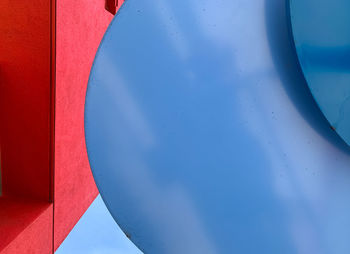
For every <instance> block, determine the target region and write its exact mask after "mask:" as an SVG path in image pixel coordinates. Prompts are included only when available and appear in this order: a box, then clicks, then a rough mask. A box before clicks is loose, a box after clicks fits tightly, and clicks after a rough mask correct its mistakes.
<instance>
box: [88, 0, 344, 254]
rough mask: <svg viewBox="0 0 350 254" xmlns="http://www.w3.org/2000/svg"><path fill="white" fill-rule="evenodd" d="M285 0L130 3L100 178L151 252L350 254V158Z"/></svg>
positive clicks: (103, 130) (120, 21)
mask: <svg viewBox="0 0 350 254" xmlns="http://www.w3.org/2000/svg"><path fill="white" fill-rule="evenodd" d="M288 6H289V5H288V2H284V1H281V0H252V1H247V0H221V1H211V0H187V1H173V0H148V1H142V0H128V1H126V2H125V4H124V5H123V7H122V8H121V10H120V11H119V13H118V14H117V16H116V17H115V19H114V20H113V22H112V23H111V25H110V27H109V29H108V31H107V33H106V35H105V37H104V39H103V41H102V43H101V46H100V49H99V51H98V53H97V55H96V59H95V63H94V65H93V68H92V71H91V76H90V81H89V85H88V91H87V96H86V108H85V132H86V143H87V149H88V155H89V160H90V164H91V168H92V171H93V174H94V177H95V180H96V183H97V185H98V188H99V190H100V192H101V195H102V197H103V199H104V201H105V203H106V205H107V207H108V208H109V210H110V212H111V214H112V216H113V217H114V219H115V220H116V221H117V223H118V224H119V225H120V227H121V228H122V230H123V231H124V232H125V233H126V234H127V235H128V236H129V237H130V239H131V240H132V241H133V242H134V243H135V244H136V245H137V246H138V247H139V248H140V249H141V250H142V251H144V252H145V253H155V254H167V253H174V254H178V253H181V254H187V253H189V254H193V253H201V254H206V253H208V254H209V253H210V254H215V253H219V254H225V253H227V254H232V253H254V254H255V253H269V254H280V253H284V254H297V253H298V254H300V253H306V254H309V253H318V254H347V253H350V241H349V237H348V236H349V235H350V202H349V196H350V151H349V148H348V147H347V145H346V144H345V143H344V142H343V141H342V140H341V139H340V138H339V136H338V135H337V134H336V133H335V132H334V131H332V130H331V128H329V124H328V122H327V120H326V119H325V118H324V116H323V115H322V113H321V112H320V110H319V109H318V107H317V104H316V103H315V102H314V100H313V97H312V95H311V93H310V91H309V89H308V87H307V85H306V83H305V80H304V77H303V75H302V73H301V70H300V69H299V64H298V59H297V56H296V54H295V49H294V44H293V40H292V37H291V35H290V32H289V24H290V20H289V17H288V16H287V13H288V12H287V7H288Z"/></svg>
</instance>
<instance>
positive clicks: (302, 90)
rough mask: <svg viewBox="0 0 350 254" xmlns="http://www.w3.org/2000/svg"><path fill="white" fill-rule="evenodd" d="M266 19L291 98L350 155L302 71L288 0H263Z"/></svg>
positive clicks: (274, 56)
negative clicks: (323, 111)
mask: <svg viewBox="0 0 350 254" xmlns="http://www.w3.org/2000/svg"><path fill="white" fill-rule="evenodd" d="M282 5H283V6H282ZM280 10H285V11H284V12H281V11H280ZM265 22H266V27H267V30H266V33H267V39H268V43H269V47H270V51H271V55H272V60H273V63H274V65H275V67H276V70H277V71H278V73H279V76H280V77H281V81H282V82H281V83H282V85H283V88H284V89H285V91H286V93H287V95H288V97H289V98H290V100H291V102H292V103H293V104H294V105H295V107H296V109H297V110H298V111H299V113H300V114H301V115H302V117H303V118H304V119H305V120H306V121H307V122H308V123H309V124H310V126H311V127H312V128H313V129H314V130H315V131H316V132H318V133H319V134H320V135H321V136H322V137H323V138H325V139H326V140H327V141H328V142H330V143H331V144H333V145H334V146H335V147H337V148H338V149H339V150H341V151H342V152H344V153H346V154H349V155H350V148H349V147H348V145H347V144H346V143H345V142H344V141H343V140H342V139H341V137H340V136H338V134H337V133H336V132H335V131H334V130H332V128H331V126H330V124H329V122H328V121H327V119H326V118H325V117H324V115H323V114H322V112H321V110H320V109H319V108H318V106H317V104H316V101H315V100H314V98H313V96H312V94H311V92H310V90H309V88H308V85H307V83H306V81H305V78H304V75H303V73H302V71H301V68H300V65H299V61H298V58H297V55H296V51H295V45H294V41H293V35H292V31H291V24H290V17H289V0H285V1H281V0H265Z"/></svg>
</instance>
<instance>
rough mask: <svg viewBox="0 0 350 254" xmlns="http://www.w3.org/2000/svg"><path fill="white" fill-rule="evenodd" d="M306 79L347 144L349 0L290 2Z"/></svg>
mask: <svg viewBox="0 0 350 254" xmlns="http://www.w3.org/2000/svg"><path fill="white" fill-rule="evenodd" d="M290 11H291V20H292V28H293V35H294V39H295V45H296V49H297V53H298V57H299V61H300V64H301V67H302V69H303V72H304V75H305V78H306V80H307V82H308V85H309V87H310V89H311V92H312V94H313V96H314V97H315V99H316V101H317V103H318V105H319V107H320V108H321V110H322V112H323V113H324V115H325V116H326V118H327V119H328V121H329V122H330V124H331V126H332V128H333V129H334V130H335V131H336V132H337V133H338V134H339V135H340V136H341V137H342V138H343V139H344V140H345V142H346V143H347V144H349V145H350V117H349V114H350V85H349V84H350V68H349V67H350V64H349V63H350V60H349V59H350V33H349V30H350V15H349V13H350V1H348V0H332V1H327V0H293V1H290Z"/></svg>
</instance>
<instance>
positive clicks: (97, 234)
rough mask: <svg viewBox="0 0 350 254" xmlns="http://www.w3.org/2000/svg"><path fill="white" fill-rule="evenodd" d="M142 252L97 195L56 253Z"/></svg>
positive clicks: (109, 253)
mask: <svg viewBox="0 0 350 254" xmlns="http://www.w3.org/2000/svg"><path fill="white" fill-rule="evenodd" d="M71 253H72V254H73V253H74V254H142V252H141V251H139V250H138V249H137V248H136V247H135V246H134V245H133V243H132V242H130V241H129V239H128V238H126V236H125V235H124V233H123V232H122V231H121V230H120V228H119V227H118V225H117V224H116V223H115V221H114V220H113V218H112V216H111V215H110V214H109V212H108V210H107V208H106V206H105V204H104V203H103V201H102V198H101V197H100V196H98V197H97V198H96V200H95V201H94V202H93V203H92V205H91V206H90V208H89V209H88V210H87V211H86V213H85V214H84V215H83V217H82V218H81V219H80V221H79V222H78V223H77V225H76V226H75V227H74V229H73V230H72V232H71V233H70V234H69V235H68V237H67V239H66V240H65V241H64V242H63V243H62V245H61V246H60V248H59V249H58V250H57V251H56V254H71Z"/></svg>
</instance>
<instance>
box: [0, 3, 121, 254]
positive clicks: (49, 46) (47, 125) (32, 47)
mask: <svg viewBox="0 0 350 254" xmlns="http://www.w3.org/2000/svg"><path fill="white" fill-rule="evenodd" d="M107 1H110V0H107ZM112 1H114V0H112ZM121 2H123V1H120V0H119V4H121ZM0 13H1V18H0V142H1V143H0V145H1V164H2V165H1V170H2V187H3V188H2V192H3V195H2V196H1V197H0V253H1V254H4V253H6V254H7V253H9V254H10V253H11V254H12V253H40V254H41V253H51V252H53V250H54V249H56V248H57V247H58V246H59V244H60V243H61V242H62V241H63V240H64V238H65V237H66V236H67V234H68V233H69V232H70V230H71V229H72V228H73V226H74V225H75V223H76V222H77V221H78V219H79V218H80V217H81V216H82V214H83V213H84V211H85V210H86V209H87V207H88V206H89V205H90V203H91V202H92V200H93V199H94V198H95V197H96V195H97V189H96V187H95V184H94V181H93V178H92V175H91V172H90V168H89V163H88V159H87V154H86V150H85V142H84V121H83V120H84V119H83V118H84V100H85V91H86V86H87V82H88V77H89V72H90V68H91V65H92V61H93V58H94V55H95V53H96V50H97V47H98V45H99V43H100V40H101V38H102V36H103V34H104V32H105V30H106V28H107V26H108V24H109V22H110V21H111V19H112V17H113V16H112V14H110V13H109V12H107V11H106V10H105V0H84V1H76V0H56V1H55V0H35V1H34V0H32V1H31V0H28V1H11V0H1V1H0Z"/></svg>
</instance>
